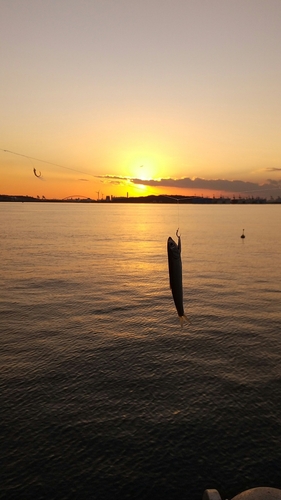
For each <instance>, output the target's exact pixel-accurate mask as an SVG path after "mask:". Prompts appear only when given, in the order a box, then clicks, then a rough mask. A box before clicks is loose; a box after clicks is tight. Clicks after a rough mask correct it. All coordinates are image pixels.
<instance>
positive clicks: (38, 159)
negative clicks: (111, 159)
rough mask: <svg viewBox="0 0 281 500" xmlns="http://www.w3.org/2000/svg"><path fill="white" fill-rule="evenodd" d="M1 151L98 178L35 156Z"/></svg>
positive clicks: (0, 149) (5, 150)
mask: <svg viewBox="0 0 281 500" xmlns="http://www.w3.org/2000/svg"><path fill="white" fill-rule="evenodd" d="M0 151H4V153H11V154H12V155H17V156H22V157H23V158H28V159H29V160H35V161H40V162H41V163H47V164H48V165H53V166H54V167H59V168H65V169H66V170H72V171H73V172H78V173H79V174H85V175H90V176H91V177H96V175H93V174H89V173H88V172H83V170H77V169H75V168H71V167H65V166H64V165H59V164H58V163H53V162H51V161H46V160H41V159H40V158H34V157H33V156H28V155H23V154H21V153H16V152H15V151H10V150H9V149H2V148H0Z"/></svg>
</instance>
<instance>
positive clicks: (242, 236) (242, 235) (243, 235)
mask: <svg viewBox="0 0 281 500" xmlns="http://www.w3.org/2000/svg"><path fill="white" fill-rule="evenodd" d="M241 238H245V234H244V229H243V233H242V234H241Z"/></svg>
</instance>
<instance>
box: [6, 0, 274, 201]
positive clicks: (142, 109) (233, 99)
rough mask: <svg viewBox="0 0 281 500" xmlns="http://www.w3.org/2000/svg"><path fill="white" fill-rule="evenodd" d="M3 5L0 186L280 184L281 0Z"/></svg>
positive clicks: (50, 193) (27, 0)
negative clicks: (34, 170)
mask: <svg viewBox="0 0 281 500" xmlns="http://www.w3.org/2000/svg"><path fill="white" fill-rule="evenodd" d="M0 6H1V18H0V42H1V94H0V95H1V97H0V99H1V113H0V194H23V195H32V196H37V195H39V196H43V195H44V196H45V197H46V198H64V197H67V196H72V195H81V196H82V195H83V196H88V197H91V198H95V199H96V198H98V196H99V197H100V198H101V197H102V196H103V197H105V196H107V195H115V196H119V195H123V196H126V194H127V192H128V193H129V196H136V195H147V194H152V193H153V194H160V193H166V194H181V195H184V194H186V195H192V194H197V195H201V194H203V195H205V196H213V195H215V196H219V195H221V194H222V195H229V196H231V197H232V196H233V195H238V194H242V195H245V196H267V197H269V196H273V197H277V196H278V195H279V196H281V28H280V27H281V1H280V0H0ZM15 153H16V154H15ZM21 155H22V156H21ZM39 160H42V161H39ZM34 168H35V169H36V172H37V173H38V174H39V173H41V177H36V176H35V175H34V173H33V169H34ZM98 193H99V194H98Z"/></svg>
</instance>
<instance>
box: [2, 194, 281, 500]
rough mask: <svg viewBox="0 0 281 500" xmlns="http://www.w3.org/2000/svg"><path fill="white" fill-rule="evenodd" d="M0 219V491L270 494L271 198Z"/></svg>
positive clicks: (12, 211)
mask: <svg viewBox="0 0 281 500" xmlns="http://www.w3.org/2000/svg"><path fill="white" fill-rule="evenodd" d="M178 227H179V231H180V234H181V238H182V264H183V287H184V307H185V313H186V315H187V316H188V318H189V320H190V322H188V323H185V325H184V327H183V328H182V329H181V328H180V323H179V320H178V317H177V313H176V309H175V306H174V303H173V299H172V295H171V291H170V290H169V278H168V262H167V247H166V246H167V238H168V236H172V237H173V238H174V239H176V236H175V232H176V230H177V228H178ZM243 228H244V229H245V236H246V237H245V239H241V238H240V236H241V234H242V229H243ZM0 229H1V239H0V255H1V289H0V333H1V347H0V375H1V378H0V397H1V402H0V426H1V446H0V455H1V463H2V474H1V475H2V479H1V483H0V497H1V498H5V499H17V500H18V499H33V498H34V499H37V500H39V499H44V500H45V499H60V500H62V499H66V500H67V499H81V500H83V499H85V500H86V499H87V500H88V499H97V500H100V499H101V500H103V499H106V500H107V499H113V500H115V499H116V500H118V499H126V498H127V499H141V500H142V499H144V500H150V499H159V500H160V499H161V500H165V499H173V500H176V499H178V500H182V499H190V500H191V499H194V500H199V499H201V498H202V494H203V491H204V489H206V488H216V489H218V490H219V492H220V494H221V495H222V497H223V498H225V497H228V498H231V497H232V496H234V495H235V494H237V493H239V492H240V491H243V490H245V489H247V488H251V487H257V486H272V487H281V476H280V468H281V331H280V330H281V329H280V326H281V307H280V299H281V251H280V248H281V231H280V206H278V205H258V206H257V205H246V206H244V205H227V206H217V205H207V206H206V205H180V204H175V205H158V204H153V205H146V204H137V205H135V204H113V203H107V204H106V203H104V204H102V203H96V204H77V203H75V204H74V203H1V204H0Z"/></svg>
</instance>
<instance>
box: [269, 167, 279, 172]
mask: <svg viewBox="0 0 281 500" xmlns="http://www.w3.org/2000/svg"><path fill="white" fill-rule="evenodd" d="M265 170H266V171H267V172H281V168H279V167H268V168H266V169H265Z"/></svg>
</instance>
